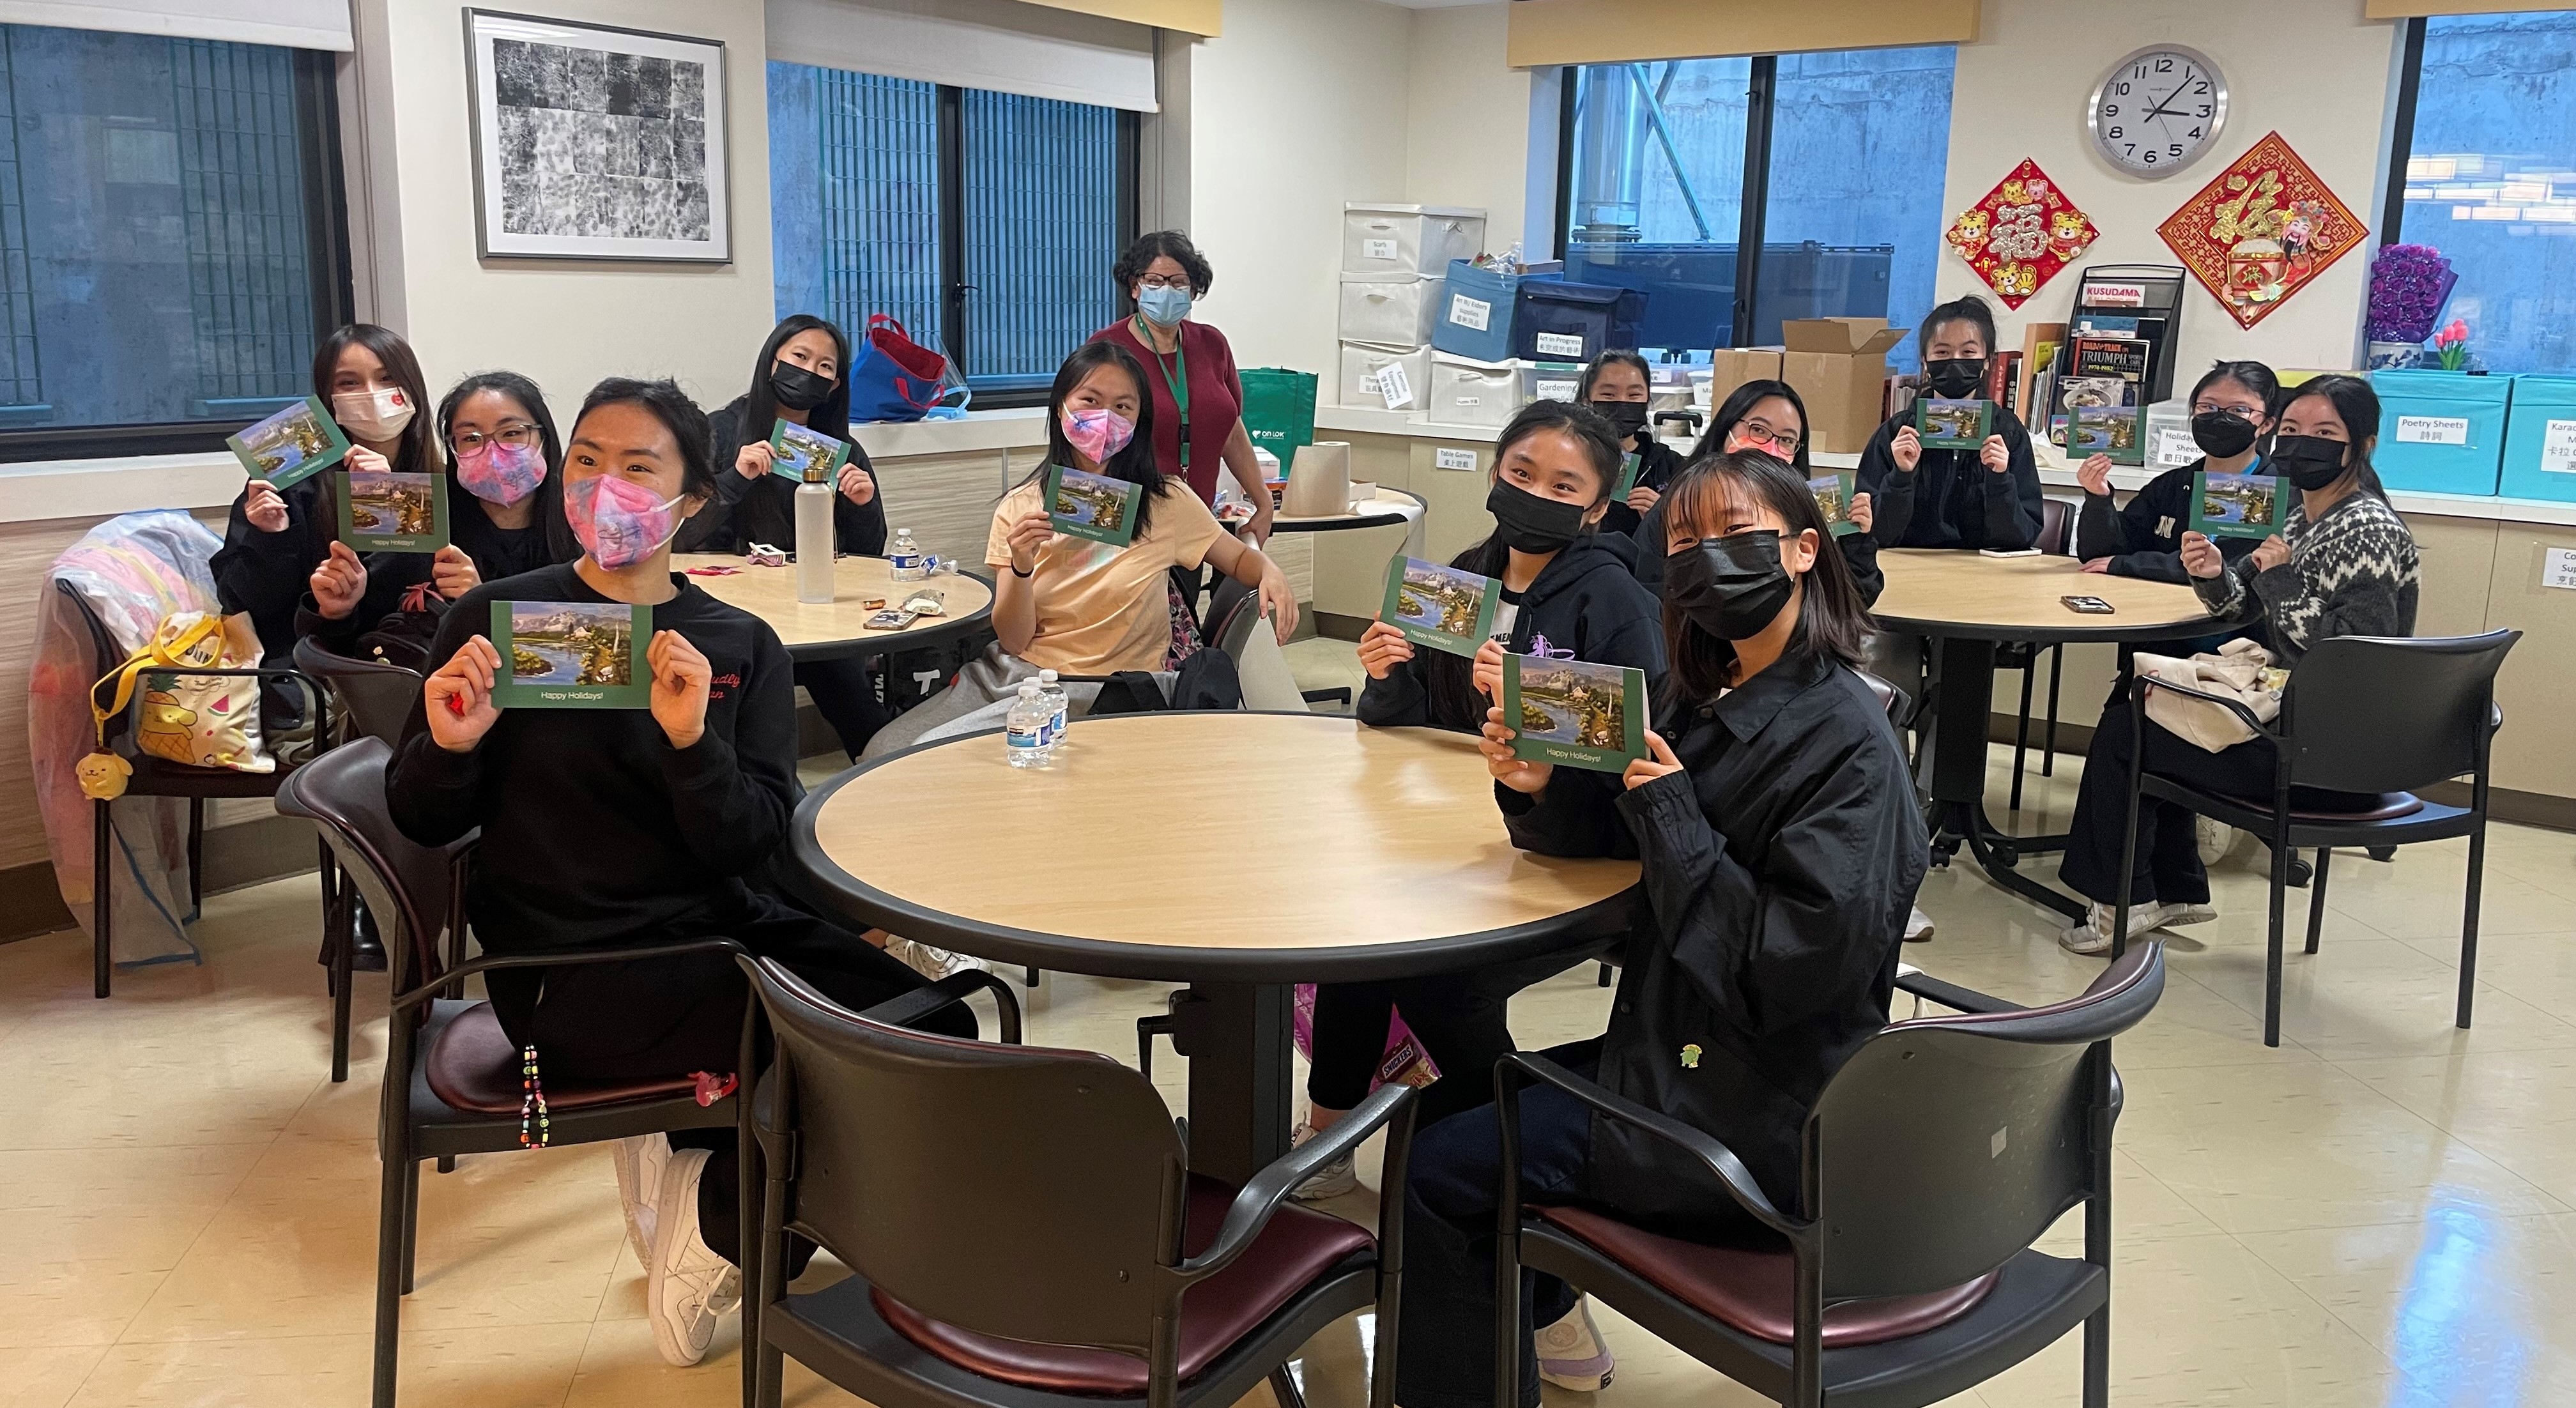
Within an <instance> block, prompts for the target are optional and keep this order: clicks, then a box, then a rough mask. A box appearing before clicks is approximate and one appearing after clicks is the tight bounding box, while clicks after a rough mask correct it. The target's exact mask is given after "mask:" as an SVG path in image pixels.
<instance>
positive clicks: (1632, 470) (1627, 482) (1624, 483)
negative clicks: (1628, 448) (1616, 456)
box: [1610, 454, 1646, 504]
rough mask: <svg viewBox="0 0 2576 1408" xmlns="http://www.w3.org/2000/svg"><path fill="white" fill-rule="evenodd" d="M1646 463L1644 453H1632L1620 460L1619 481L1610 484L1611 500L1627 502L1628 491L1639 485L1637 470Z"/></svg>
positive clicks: (1615, 502) (1613, 501)
mask: <svg viewBox="0 0 2576 1408" xmlns="http://www.w3.org/2000/svg"><path fill="white" fill-rule="evenodd" d="M1645 464H1646V457H1645V456H1644V455H1634V454H1632V455H1630V456H1628V457H1627V458H1626V459H1624V460H1621V461H1620V462H1619V482H1618V483H1616V484H1613V485H1611V486H1610V502H1612V503H1614V504H1618V503H1626V502H1627V501H1628V491H1629V490H1631V489H1634V488H1636V487H1637V471H1639V470H1640V469H1643V468H1644V467H1645Z"/></svg>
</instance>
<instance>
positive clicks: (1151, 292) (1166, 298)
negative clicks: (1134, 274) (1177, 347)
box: [1136, 288, 1190, 328]
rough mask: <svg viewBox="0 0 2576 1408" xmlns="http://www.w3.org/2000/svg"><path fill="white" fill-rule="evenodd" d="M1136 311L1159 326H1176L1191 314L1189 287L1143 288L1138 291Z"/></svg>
mask: <svg viewBox="0 0 2576 1408" xmlns="http://www.w3.org/2000/svg"><path fill="white" fill-rule="evenodd" d="M1136 311H1137V312H1139V313H1142V314H1144V315H1145V321H1147V322H1149V323H1152V324H1153V325H1154V326H1156V327H1158V328H1168V327H1176V326H1178V325H1179V324H1180V322H1181V320H1182V319H1184V318H1187V317H1188V316H1189V315H1190V295H1189V291H1188V290H1187V289H1177V288H1143V289H1138V290H1137V291H1136Z"/></svg>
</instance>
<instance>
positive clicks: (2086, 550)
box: [2075, 459, 2263, 586]
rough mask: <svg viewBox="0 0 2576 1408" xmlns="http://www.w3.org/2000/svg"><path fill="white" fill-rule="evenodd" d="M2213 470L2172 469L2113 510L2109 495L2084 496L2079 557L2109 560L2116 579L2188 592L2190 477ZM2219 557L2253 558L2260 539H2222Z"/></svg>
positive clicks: (2200, 466)
mask: <svg viewBox="0 0 2576 1408" xmlns="http://www.w3.org/2000/svg"><path fill="white" fill-rule="evenodd" d="M2207 468H2209V461H2208V460H2207V459H2198V460H2194V461H2192V462H2191V463H2190V464H2187V465H2185V466H2183V467H2182V468H2180V469H2169V470H2166V471H2165V472H2164V473H2162V474H2159V475H2157V476H2156V477H2155V478H2153V479H2150V480H2148V481H2147V487H2145V488H2143V489H2140V490H2139V491H2138V492H2137V493H2136V494H2134V495H2132V496H2130V499H2129V502H2128V503H2127V504H2126V505H2125V506H2123V507H2120V508H2116V509H2115V508H2113V507H2112V506H2111V496H2110V495H2108V494H2086V495H2085V496H2084V510H2083V512H2082V514H2080V515H2079V516H2078V517H2077V518H2076V520H2075V553H2076V556H2078V557H2081V558H2083V559H2084V560H2085V561H2087V562H2090V561H2092V560H2093V559H2094V558H2097V557H2107V558H2109V559H2111V566H2110V573H2111V575H2112V576H2114V577H2144V578H2146V579H2147V580H2149V581H2152V582H2172V583H2175V584H2176V585H2180V586H2188V585H2189V584H2190V582H2191V574H2189V573H2187V572H2185V571H2183V570H2182V535H2183V534H2184V533H2185V532H2187V531H2189V530H2190V528H2191V477H2192V476H2193V475H2195V474H2198V473H2200V472H2201V471H2202V470H2205V469H2207ZM2216 541H2217V543H2218V551H2219V555H2220V556H2222V557H2225V558H2226V559H2227V560H2228V561H2229V562H2234V561H2235V560H2236V559H2238V558H2240V557H2245V556H2248V555H2250V554H2251V553H2252V552H2253V551H2254V549H2256V548H2258V547H2260V546H2262V541H2263V540H2262V539H2260V538H2220V539H2217V540H2216Z"/></svg>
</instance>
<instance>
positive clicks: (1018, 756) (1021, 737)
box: [1002, 680, 1055, 768]
mask: <svg viewBox="0 0 2576 1408" xmlns="http://www.w3.org/2000/svg"><path fill="white" fill-rule="evenodd" d="M1049 717H1050V714H1049V710H1048V707H1047V702H1046V700H1045V698H1044V697H1042V696H1041V695H1039V693H1038V682H1037V681H1036V680H1030V681H1028V682H1026V683H1024V684H1022V685H1021V686H1020V702H1018V703H1017V704H1014V705H1012V706H1011V712H1010V715H1009V717H1007V718H1005V719H1004V720H1003V721H1002V736H1003V738H1004V739H1005V740H1006V741H1007V742H1008V743H1009V744H1010V747H1011V766H1012V767H1015V768H1042V767H1045V766H1046V765H1047V755H1048V754H1049V753H1052V752H1053V751H1055V740H1054V737H1053V735H1052V734H1051V733H1050V732H1049V730H1048V727H1047V724H1048V720H1049Z"/></svg>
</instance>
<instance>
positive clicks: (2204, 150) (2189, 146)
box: [2084, 44, 2227, 181]
mask: <svg viewBox="0 0 2576 1408" xmlns="http://www.w3.org/2000/svg"><path fill="white" fill-rule="evenodd" d="M2226 125H2227V79H2226V77H2225V76H2224V75H2222V74H2221V73H2219V71H2218V65H2216V64H2214V63H2211V62H2210V61H2209V57H2208V56H2207V55H2205V54H2203V53H2201V52H2200V51H2199V50H2197V49H2186V48H2184V47H2183V46H2181V45H2179V44H2150V45H2148V46H2147V47H2146V48H2143V49H2140V50H2139V51H2138V52H2136V53H2134V54H2131V55H2129V56H2128V57H2127V58H2125V59H2122V60H2120V61H2119V62H2118V63H2116V64H2114V65H2112V66H2111V71H2110V72H2109V73H2108V74H2106V75H2105V76H2104V77H2103V79H2102V82H2101V83H2100V84H2099V85H2098V86H2097V87H2095V88H2094V90H2093V96H2092V99H2091V101H2090V103H2089V104H2088V105H2087V106H2086V108H2085V110H2084V126H2085V128H2086V129H2087V130H2088V131H2090V132H2091V133H2092V134H2093V147H2094V149H2095V150H2096V151H2099V152H2100V153H2102V156H2103V159H2104V160H2106V161H2108V162H2110V163H2111V164H2112V165H2113V166H2116V167H2118V168H2119V169H2120V170H2122V171H2125V172H2127V173H2129V174H2130V175H2132V176H2139V177H2144V178H2145V179H2147V180H2150V181H2153V180H2159V179H2162V178H2163V177H2167V176H2171V175H2172V174H2174V173H2175V172H2177V171H2180V170H2182V169H2183V168H2184V167H2186V166H2189V165H2191V164H2192V163H2193V162H2195V161H2198V160H2199V159H2200V158H2201V157H2203V156H2206V155H2207V154H2208V153H2209V151H2210V149H2211V148H2213V147H2215V146H2217V145H2218V134H2219V131H2220V130H2221V129H2222V128H2224V127H2225V126H2226Z"/></svg>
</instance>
